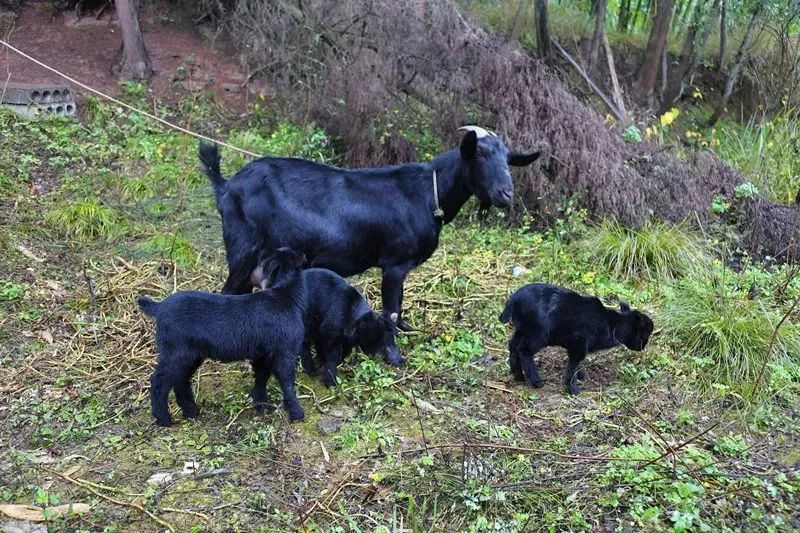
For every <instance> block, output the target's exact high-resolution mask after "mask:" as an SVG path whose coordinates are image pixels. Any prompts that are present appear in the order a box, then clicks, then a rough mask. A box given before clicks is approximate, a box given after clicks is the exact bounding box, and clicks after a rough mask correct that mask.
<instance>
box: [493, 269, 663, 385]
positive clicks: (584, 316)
mask: <svg viewBox="0 0 800 533" xmlns="http://www.w3.org/2000/svg"><path fill="white" fill-rule="evenodd" d="M619 307H620V310H619V311H615V310H613V309H609V308H607V307H606V306H604V305H603V303H602V302H601V301H600V300H599V299H598V298H594V297H591V296H582V295H580V294H578V293H577V292H574V291H571V290H569V289H564V288H562V287H557V286H555V285H547V284H543V283H531V284H529V285H525V286H524V287H522V288H520V289H518V290H517V291H516V292H515V293H514V294H512V295H511V298H509V299H508V302H507V303H506V306H505V309H503V313H502V314H501V315H500V322H503V323H504V324H506V323H508V322H511V323H512V325H513V326H514V335H513V336H512V337H511V341H510V342H509V352H510V353H509V360H508V363H509V366H510V367H511V372H512V373H513V374H514V377H516V378H517V379H518V380H519V381H524V380H525V376H527V377H528V380H529V381H530V383H531V385H533V386H534V387H536V388H538V387H541V386H542V385H543V382H542V380H541V378H539V372H538V371H537V369H536V362H535V361H534V356H535V355H536V353H537V352H538V351H539V350H541V349H542V348H544V347H545V346H560V347H562V348H565V349H566V350H567V353H568V355H569V361H568V363H567V369H566V372H565V374H564V386H565V387H566V389H567V392H570V393H572V394H579V393H580V389H579V388H578V379H583V373H582V371H580V370H578V365H580V363H581V361H583V359H584V358H585V357H586V354H587V353H589V352H593V351H596V350H604V349H607V348H612V347H614V346H616V345H618V344H620V343H621V344H624V345H625V346H627V347H628V348H629V349H631V350H637V351H639V350H644V348H645V346H647V341H648V340H649V339H650V335H651V334H652V333H653V321H652V320H650V318H649V317H648V316H647V315H645V314H644V313H641V312H639V311H631V309H630V307H628V304H626V303H624V302H621V303H620V306H619Z"/></svg>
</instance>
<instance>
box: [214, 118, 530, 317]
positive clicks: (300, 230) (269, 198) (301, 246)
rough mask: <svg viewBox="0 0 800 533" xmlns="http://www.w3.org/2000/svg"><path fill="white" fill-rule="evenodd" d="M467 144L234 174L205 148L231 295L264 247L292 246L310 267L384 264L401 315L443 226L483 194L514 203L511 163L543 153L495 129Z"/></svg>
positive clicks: (471, 129)
mask: <svg viewBox="0 0 800 533" xmlns="http://www.w3.org/2000/svg"><path fill="white" fill-rule="evenodd" d="M462 129H463V130H465V131H466V132H467V133H466V135H464V138H463V139H462V141H461V146H460V147H459V148H458V149H455V150H450V151H447V152H445V153H443V154H441V155H439V156H438V157H436V158H434V159H433V160H432V161H431V162H430V163H408V164H405V165H396V166H389V167H381V168H361V169H353V170H349V169H343V168H336V167H331V166H328V165H323V164H320V163H314V162H312V161H306V160H303V159H295V158H288V157H262V158H260V159H256V160H255V161H251V162H250V163H248V164H247V165H245V166H243V167H242V168H241V169H240V170H239V171H238V172H237V173H236V175H235V176H233V177H232V178H231V179H229V180H226V179H225V178H224V177H223V176H222V173H221V172H220V155H219V149H218V148H217V147H216V146H213V145H209V144H201V145H200V161H201V162H202V164H203V168H204V171H205V174H206V175H207V176H208V178H209V179H210V180H211V183H212V184H213V186H214V192H215V195H216V201H217V210H218V211H219V214H220V217H221V218H222V237H223V239H224V241H225V253H226V257H227V261H228V271H229V274H228V279H227V281H226V282H225V286H224V287H223V289H222V292H223V293H224V294H242V293H245V292H250V291H251V290H252V289H251V282H250V276H251V273H252V272H253V270H254V269H255V268H256V262H257V259H258V257H259V254H260V253H270V252H272V251H273V250H275V249H276V248H279V247H281V246H288V247H290V248H293V249H295V250H299V251H301V252H303V253H304V254H306V257H308V260H309V266H312V267H320V268H327V269H330V270H333V271H334V272H336V273H337V274H339V275H340V276H344V277H348V276H352V275H354V274H359V273H361V272H364V271H365V270H367V269H369V268H372V267H379V268H381V270H382V271H383V278H382V281H381V298H382V300H383V316H384V317H386V318H387V319H388V318H390V317H391V316H392V315H393V314H395V313H396V314H397V315H398V317H399V320H398V325H399V326H400V327H401V329H409V328H408V325H407V324H405V323H404V322H403V320H402V318H403V316H402V314H403V313H402V304H403V282H404V280H405V278H406V275H407V274H408V273H409V272H410V271H411V270H412V269H414V268H416V267H418V266H419V265H421V264H422V263H424V262H425V261H426V260H427V259H428V258H429V257H430V256H431V254H433V252H434V251H435V250H436V247H437V245H438V244H439V234H440V232H441V231H442V227H443V226H444V225H445V224H447V223H449V222H450V221H451V220H453V219H454V218H455V217H456V215H458V212H459V211H460V210H461V207H462V206H463V205H464V204H465V203H466V202H467V200H469V199H470V198H471V197H472V196H473V195H474V196H477V197H478V200H479V201H480V203H481V205H482V206H485V207H488V206H490V205H494V206H497V207H508V206H509V205H511V201H512V199H513V196H514V183H513V181H512V180H511V172H510V171H509V167H511V166H525V165H530V164H531V163H533V162H534V161H535V160H536V159H537V158H538V157H539V153H538V152H537V153H533V154H520V153H515V152H512V151H510V150H509V149H508V148H507V147H506V145H505V144H504V143H503V141H502V140H501V139H500V138H499V137H498V136H497V135H495V134H493V133H491V132H488V131H486V130H484V129H483V128H478V127H476V126H467V127H464V128H462Z"/></svg>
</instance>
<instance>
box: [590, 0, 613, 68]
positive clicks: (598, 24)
mask: <svg viewBox="0 0 800 533" xmlns="http://www.w3.org/2000/svg"><path fill="white" fill-rule="evenodd" d="M607 7H608V0H597V5H596V6H595V9H596V11H597V13H596V16H597V18H596V19H595V26H594V35H593V36H592V44H591V48H590V49H589V66H588V68H587V69H586V70H587V71H588V72H589V73H590V74H591V73H592V71H593V70H594V66H595V64H596V63H597V54H598V53H599V52H600V43H601V42H602V40H603V33H604V32H605V28H606V8H607Z"/></svg>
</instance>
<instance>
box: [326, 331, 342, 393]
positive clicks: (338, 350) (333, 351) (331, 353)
mask: <svg viewBox="0 0 800 533" xmlns="http://www.w3.org/2000/svg"><path fill="white" fill-rule="evenodd" d="M321 348H322V354H323V360H324V361H325V370H324V371H323V373H322V382H323V383H324V384H325V386H326V387H333V386H334V385H336V372H337V367H338V366H339V363H341V361H342V353H343V347H342V344H341V343H340V342H337V341H331V342H327V343H325V345H324V346H322V347H321Z"/></svg>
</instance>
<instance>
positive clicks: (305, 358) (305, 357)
mask: <svg viewBox="0 0 800 533" xmlns="http://www.w3.org/2000/svg"><path fill="white" fill-rule="evenodd" d="M317 353H319V348H317ZM300 363H301V364H302V365H303V370H305V371H306V374H308V375H313V374H314V373H316V371H317V363H316V362H315V361H314V357H313V356H312V355H311V338H310V337H308V336H306V338H305V339H304V340H303V350H302V351H301V352H300Z"/></svg>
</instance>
